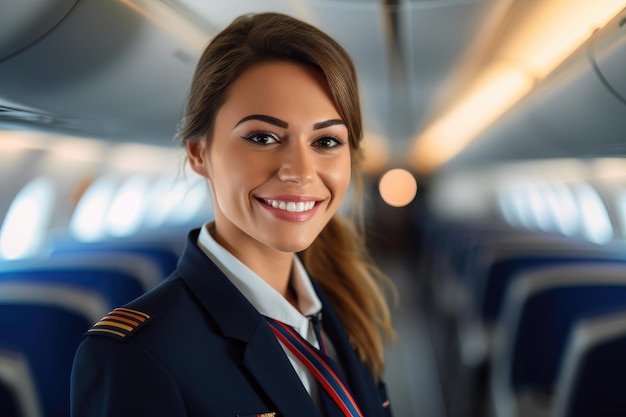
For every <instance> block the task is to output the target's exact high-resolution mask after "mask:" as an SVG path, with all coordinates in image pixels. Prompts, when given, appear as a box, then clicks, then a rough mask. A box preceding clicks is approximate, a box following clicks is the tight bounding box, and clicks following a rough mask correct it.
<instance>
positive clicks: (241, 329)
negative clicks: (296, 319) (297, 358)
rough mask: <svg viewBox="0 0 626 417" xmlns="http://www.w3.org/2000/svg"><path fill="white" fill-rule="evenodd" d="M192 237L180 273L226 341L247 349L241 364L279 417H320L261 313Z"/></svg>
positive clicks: (182, 258)
mask: <svg viewBox="0 0 626 417" xmlns="http://www.w3.org/2000/svg"><path fill="white" fill-rule="evenodd" d="M197 238H198V231H197V230H195V231H192V232H191V233H190V234H189V237H188V241H187V245H186V247H185V250H184V251H183V255H182V256H181V258H180V260H179V262H178V271H179V273H180V274H181V276H182V278H183V279H184V280H185V282H186V283H187V285H188V286H189V288H190V289H191V291H192V292H193V293H194V294H195V296H196V297H197V298H198V300H199V301H200V303H201V304H202V305H203V307H204V308H205V309H206V311H207V313H208V314H209V315H210V316H211V318H212V319H213V320H214V321H215V323H216V324H217V326H218V327H219V328H220V330H221V331H222V333H223V334H224V336H225V337H227V338H231V339H234V340H238V341H240V342H243V343H245V344H246V347H245V353H244V357H243V363H242V365H243V366H244V367H245V368H246V369H247V370H248V371H249V372H250V374H251V375H252V376H253V377H254V378H255V379H256V381H257V382H258V384H259V386H261V387H262V389H263V390H264V391H265V393H266V394H267V396H268V397H269V398H270V399H271V400H272V402H273V403H274V404H275V405H276V407H277V409H278V410H277V412H278V415H279V416H286V417H320V413H319V411H318V410H317V407H316V406H315V404H314V403H313V401H312V400H311V397H310V395H309V394H308V392H307V391H306V389H305V388H304V386H303V385H302V383H301V381H300V379H299V378H298V375H297V374H296V372H295V371H294V369H293V367H292V366H291V363H290V362H289V359H288V358H287V355H286V354H285V352H284V350H283V348H282V347H281V345H280V343H279V342H278V340H277V339H276V337H275V336H274V334H273V333H272V331H271V330H270V328H269V326H268V325H267V324H266V322H265V319H264V318H263V317H262V316H261V314H260V313H259V312H258V311H257V310H256V309H255V308H254V307H253V306H252V304H250V302H248V300H247V299H246V298H245V297H244V296H243V294H241V292H240V291H239V290H238V289H237V288H236V287H235V286H234V285H233V284H232V283H231V282H230V280H229V279H228V277H226V276H225V275H224V274H223V273H222V271H221V270H220V269H219V268H218V267H217V266H216V265H215V264H214V263H213V262H212V261H211V260H210V259H209V258H208V257H207V256H206V255H205V254H204V253H203V252H202V250H200V248H199V247H198V246H197V244H196V241H197Z"/></svg>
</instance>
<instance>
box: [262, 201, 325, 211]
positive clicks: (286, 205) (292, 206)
mask: <svg viewBox="0 0 626 417" xmlns="http://www.w3.org/2000/svg"><path fill="white" fill-rule="evenodd" d="M265 203H266V204H267V205H268V206H272V207H274V208H277V209H279V210H285V211H288V212H290V213H302V212H304V211H309V210H312V209H313V207H315V201H298V202H297V203H296V202H293V201H289V202H285V201H277V200H265Z"/></svg>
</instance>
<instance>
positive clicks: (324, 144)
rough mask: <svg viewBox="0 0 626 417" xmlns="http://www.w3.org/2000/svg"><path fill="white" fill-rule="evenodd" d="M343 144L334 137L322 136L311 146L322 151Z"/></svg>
mask: <svg viewBox="0 0 626 417" xmlns="http://www.w3.org/2000/svg"><path fill="white" fill-rule="evenodd" d="M343 144H344V141H343V140H341V139H339V138H336V137H334V136H324V137H321V138H319V139H317V140H316V141H315V142H313V146H315V147H318V148H322V149H332V148H335V147H338V146H341V145H343Z"/></svg>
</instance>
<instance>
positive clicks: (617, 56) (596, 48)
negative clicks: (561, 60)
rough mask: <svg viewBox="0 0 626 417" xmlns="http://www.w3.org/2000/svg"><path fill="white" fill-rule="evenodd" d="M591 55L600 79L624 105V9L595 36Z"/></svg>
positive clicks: (625, 32) (625, 98) (625, 75)
mask: <svg viewBox="0 0 626 417" xmlns="http://www.w3.org/2000/svg"><path fill="white" fill-rule="evenodd" d="M591 53H592V59H593V62H594V64H595V66H596V68H597V69H598V72H599V74H600V76H601V77H602V79H604V81H605V82H606V83H607V85H608V87H609V88H610V89H611V90H612V91H613V92H614V93H615V94H616V95H617V96H618V97H619V98H620V99H621V100H622V101H623V102H624V103H626V9H624V10H623V11H622V12H621V13H620V14H619V15H618V16H617V17H616V18H615V19H613V20H612V21H611V22H610V23H609V24H608V25H606V27H605V28H604V29H602V31H600V32H599V33H598V34H597V35H596V37H595V39H594V41H593V42H592V43H591Z"/></svg>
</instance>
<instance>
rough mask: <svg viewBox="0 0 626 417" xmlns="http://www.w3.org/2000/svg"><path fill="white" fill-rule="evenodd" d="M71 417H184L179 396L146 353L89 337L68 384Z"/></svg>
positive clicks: (126, 344)
mask: <svg viewBox="0 0 626 417" xmlns="http://www.w3.org/2000/svg"><path fill="white" fill-rule="evenodd" d="M70 403H71V416H72V417H126V416H128V417H130V416H132V417H136V416H151V417H160V416H163V417H165V416H168V417H171V416H180V417H184V416H186V415H187V414H186V412H185V406H184V403H183V400H182V397H181V395H180V391H179V389H178V387H177V385H176V383H175V381H174V379H173V378H172V376H171V375H170V373H169V372H168V371H167V369H165V368H164V367H163V366H162V365H161V364H160V363H159V362H158V361H157V360H156V359H155V358H154V357H153V356H152V355H151V354H150V353H149V352H147V351H146V350H144V349H143V348H142V347H141V346H138V345H136V344H135V343H132V342H129V341H127V342H118V341H116V340H113V339H110V338H107V337H94V336H92V337H89V338H87V339H85V340H84V341H83V343H82V344H81V345H80V347H79V348H78V351H77V353H76V356H75V359H74V366H73V369H72V378H71V395H70Z"/></svg>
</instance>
